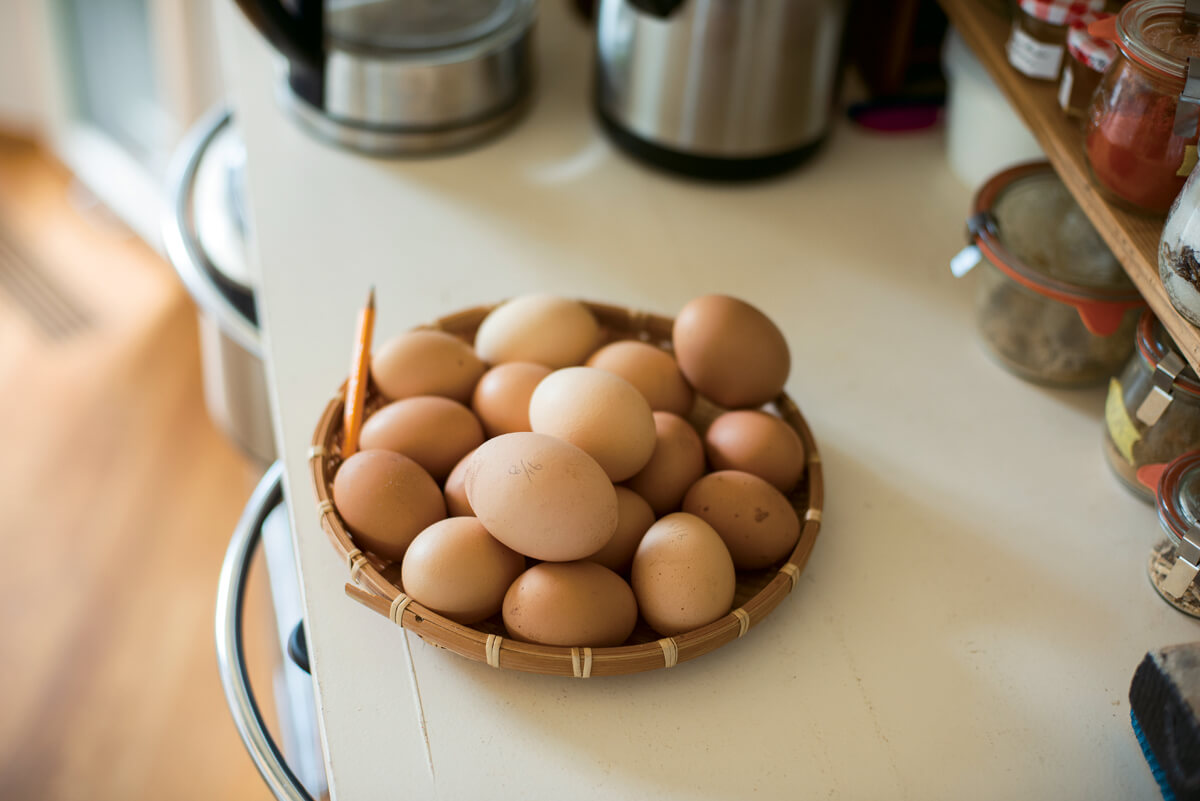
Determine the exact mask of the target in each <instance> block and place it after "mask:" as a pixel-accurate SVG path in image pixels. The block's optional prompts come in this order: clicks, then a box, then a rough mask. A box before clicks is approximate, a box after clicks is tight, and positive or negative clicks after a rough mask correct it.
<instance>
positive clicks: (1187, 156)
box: [1175, 145, 1200, 178]
mask: <svg viewBox="0 0 1200 801" xmlns="http://www.w3.org/2000/svg"><path fill="white" fill-rule="evenodd" d="M1198 153H1200V151H1197V149H1196V146H1195V145H1188V146H1187V147H1185V148H1184V149H1183V164H1181V165H1180V166H1179V169H1178V170H1176V171H1175V174H1176V175H1178V176H1179V177H1180V178H1187V177H1188V176H1189V175H1191V174H1192V168H1193V167H1195V166H1196V161H1197V160H1198V159H1197V154H1198Z"/></svg>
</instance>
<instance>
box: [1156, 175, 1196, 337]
mask: <svg viewBox="0 0 1200 801" xmlns="http://www.w3.org/2000/svg"><path fill="white" fill-rule="evenodd" d="M1198 175H1200V170H1193V171H1192V174H1191V175H1190V176H1189V177H1188V179H1187V183H1185V184H1184V185H1183V191H1181V192H1180V193H1179V197H1177V198H1175V203H1174V205H1172V206H1171V213H1170V214H1168V215H1167V224H1166V225H1164V226H1163V232H1162V239H1160V240H1159V243H1158V277H1159V278H1161V279H1162V282H1163V288H1164V289H1166V290H1167V297H1168V298H1170V300H1171V305H1172V306H1174V307H1175V309H1176V311H1178V312H1179V313H1180V314H1181V315H1183V318H1184V319H1185V320H1187V321H1188V322H1189V323H1191V324H1192V325H1196V326H1200V179H1198V178H1197V177H1196V176H1198Z"/></svg>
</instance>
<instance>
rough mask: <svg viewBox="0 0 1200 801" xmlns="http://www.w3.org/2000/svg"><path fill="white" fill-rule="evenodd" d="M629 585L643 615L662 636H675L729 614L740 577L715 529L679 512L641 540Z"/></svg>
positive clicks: (656, 526)
mask: <svg viewBox="0 0 1200 801" xmlns="http://www.w3.org/2000/svg"><path fill="white" fill-rule="evenodd" d="M630 582H631V583H632V584H633V592H634V594H635V595H636V596H637V602H638V608H639V609H640V610H641V613H642V617H644V618H645V619H646V622H647V623H649V624H650V627H651V628H652V629H654V630H655V631H657V632H658V633H659V634H661V635H663V636H664V637H671V636H674V635H676V634H681V633H683V632H685V631H691V630H692V629H696V628H699V627H701V626H706V625H708V624H709V623H712V622H713V621H714V620H717V619H718V618H720V617H722V616H723V615H725V614H727V613H728V612H729V608H730V607H731V606H732V605H733V594H734V591H735V589H736V588H737V573H736V572H735V570H734V567H733V560H732V559H730V558H729V551H728V550H727V549H726V548H725V543H724V542H722V541H721V537H720V536H719V535H718V534H717V532H715V531H713V528H712V526H710V525H709V524H708V523H705V522H704V521H703V520H701V519H700V518H698V517H696V516H695V515H689V514H684V513H682V512H676V513H675V514H671V515H667V516H666V517H664V518H663V519H662V520H659V521H658V522H657V523H655V524H654V525H653V526H651V527H650V530H649V531H647V532H646V535H645V536H644V537H642V541H641V543H640V544H639V545H638V549H637V552H636V553H635V554H634V555H633V570H632V572H631V574H630Z"/></svg>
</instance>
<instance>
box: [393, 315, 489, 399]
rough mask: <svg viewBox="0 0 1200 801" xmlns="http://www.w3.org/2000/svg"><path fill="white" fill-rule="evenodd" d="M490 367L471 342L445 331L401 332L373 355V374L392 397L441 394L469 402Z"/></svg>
mask: <svg viewBox="0 0 1200 801" xmlns="http://www.w3.org/2000/svg"><path fill="white" fill-rule="evenodd" d="M486 369H487V367H486V366H485V365H484V363H483V362H482V361H481V360H480V358H479V357H478V356H476V355H475V351H474V349H473V348H472V347H471V346H470V345H468V344H467V343H466V342H463V341H462V340H461V339H459V338H458V337H456V336H453V335H452V334H447V333H446V332H445V331H409V332H408V333H405V334H401V335H400V336H398V337H394V338H392V339H390V340H388V341H387V342H385V343H384V344H383V346H382V347H379V348H377V349H376V350H375V355H374V356H373V357H372V359H371V377H372V378H373V379H375V385H376V386H378V387H379V391H380V392H382V393H383V394H384V395H385V396H387V398H388V399H389V400H401V399H403V398H411V397H414V396H416V395H441V396H443V397H446V398H453V399H454V400H456V401H461V402H463V403H466V402H467V401H468V400H470V398H471V391H472V390H474V389H475V383H476V382H477V381H479V377H480V376H481V375H483V371H484V370H486Z"/></svg>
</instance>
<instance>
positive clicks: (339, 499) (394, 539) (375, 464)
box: [333, 450, 446, 561]
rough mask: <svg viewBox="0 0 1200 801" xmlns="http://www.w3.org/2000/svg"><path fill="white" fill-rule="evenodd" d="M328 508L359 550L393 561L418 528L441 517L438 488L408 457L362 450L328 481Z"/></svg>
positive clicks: (442, 507) (404, 548)
mask: <svg viewBox="0 0 1200 801" xmlns="http://www.w3.org/2000/svg"><path fill="white" fill-rule="evenodd" d="M333 504H334V506H335V507H336V509H337V512H338V514H339V515H340V516H341V518H342V520H343V521H345V523H346V526H347V527H349V529H350V533H351V535H352V536H353V537H354V542H355V543H356V544H357V545H358V547H359V548H362V549H363V550H366V551H371V552H372V553H375V554H378V555H379V556H381V557H383V558H384V559H390V560H393V561H395V560H398V559H400V558H402V557H403V556H404V552H405V550H406V549H407V548H408V544H409V543H410V542H412V540H413V538H414V537H416V536H417V534H419V533H420V532H421V531H422V530H423V529H425V528H427V527H428V526H430V525H432V524H433V523H435V522H437V521H438V520H441V519H442V518H443V517H445V516H446V505H445V504H444V503H443V502H442V493H441V491H440V490H439V489H438V486H437V484H436V483H435V482H434V480H433V479H432V478H431V477H430V476H429V474H428V473H427V472H425V470H423V469H422V468H421V466H420V465H418V464H417V463H416V462H414V461H413V460H412V459H410V458H408V457H407V456H403V455H401V454H399V453H395V452H394V451H387V450H362V451H359V452H357V453H355V454H354V455H353V456H351V457H350V458H349V459H347V460H346V461H345V462H343V463H342V466H341V467H339V468H338V471H337V474H336V475H335V476H334V477H333Z"/></svg>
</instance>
